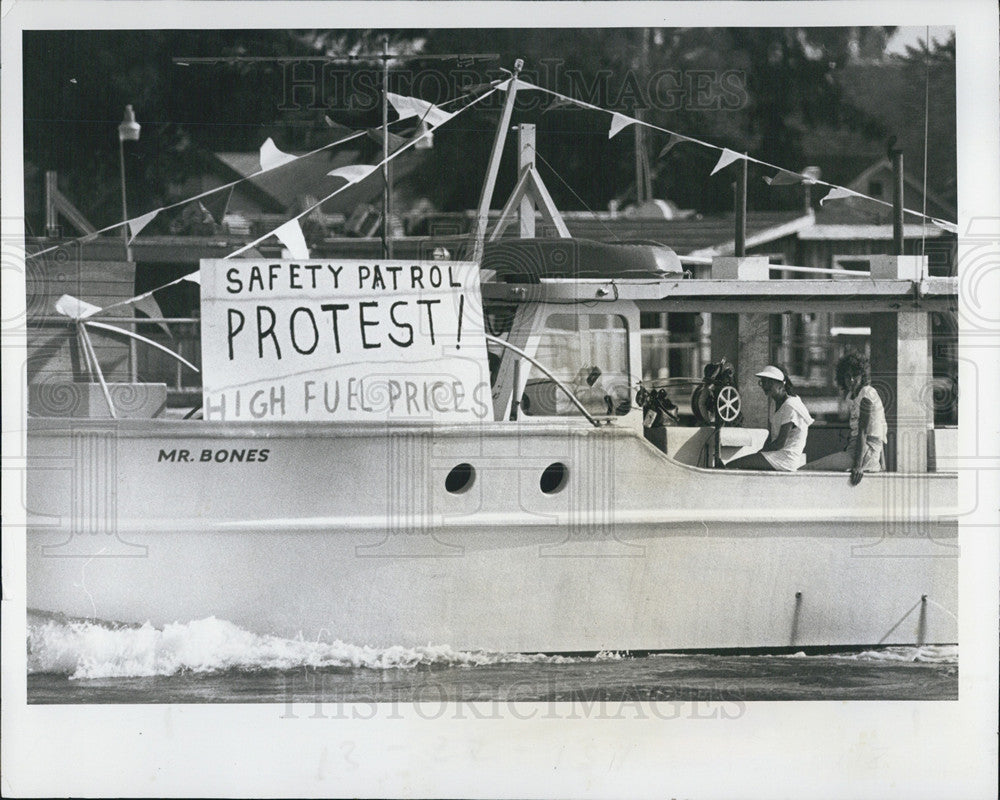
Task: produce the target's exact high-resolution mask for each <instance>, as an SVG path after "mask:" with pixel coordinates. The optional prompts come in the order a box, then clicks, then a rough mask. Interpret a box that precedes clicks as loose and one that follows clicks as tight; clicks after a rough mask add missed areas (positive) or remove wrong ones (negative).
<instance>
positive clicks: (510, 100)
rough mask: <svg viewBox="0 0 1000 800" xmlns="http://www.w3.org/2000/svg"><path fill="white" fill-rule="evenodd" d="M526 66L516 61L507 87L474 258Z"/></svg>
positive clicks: (480, 211) (479, 257)
mask: <svg viewBox="0 0 1000 800" xmlns="http://www.w3.org/2000/svg"><path fill="white" fill-rule="evenodd" d="M523 67H524V60H523V59H520V58H519V59H517V60H516V61H515V62H514V71H513V72H512V73H511V76H510V86H509V88H508V89H507V99H506V100H505V101H504V105H503V112H502V113H501V114H500V123H499V124H498V125H497V132H496V135H495V136H494V138H493V150H492V151H491V152H490V161H489V166H488V167H487V168H486V180H485V182H484V183H483V191H482V194H481V195H480V197H479V208H478V209H477V211H476V238H475V240H474V242H473V250H472V260H473V261H476V262H478V261H480V260H482V257H483V243H484V242H485V240H486V225H487V222H488V221H489V214H490V201H491V200H492V199H493V190H494V189H495V188H496V182H497V174H498V173H499V171H500V158H501V157H502V156H503V146H504V143H505V142H506V141H507V130H508V128H509V127H510V117H511V113H512V112H513V111H514V98H515V97H516V96H517V76H518V74H519V73H520V72H521V69H522V68H523Z"/></svg>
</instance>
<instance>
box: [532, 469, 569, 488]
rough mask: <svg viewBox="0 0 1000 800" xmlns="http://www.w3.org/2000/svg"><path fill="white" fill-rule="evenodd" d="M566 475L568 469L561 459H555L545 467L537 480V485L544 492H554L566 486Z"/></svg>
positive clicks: (567, 474)
mask: <svg viewBox="0 0 1000 800" xmlns="http://www.w3.org/2000/svg"><path fill="white" fill-rule="evenodd" d="M568 477H569V469H567V467H566V465H565V464H563V463H562V462H561V461H556V462H555V463H554V464H549V465H548V466H547V467H546V468H545V471H544V472H543V473H542V477H541V478H540V479H539V481H538V486H539V488H540V489H541V490H542V491H543V492H545V494H555V493H556V492H561V491H562V490H563V489H565V488H566V479H567V478H568Z"/></svg>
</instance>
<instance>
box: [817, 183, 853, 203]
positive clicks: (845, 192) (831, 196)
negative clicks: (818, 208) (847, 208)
mask: <svg viewBox="0 0 1000 800" xmlns="http://www.w3.org/2000/svg"><path fill="white" fill-rule="evenodd" d="M855 194H857V192H852V191H851V190H850V189H845V188H844V187H843V186H831V187H830V191H829V192H828V193H827V195H826V197H823V198H821V199H820V201H819V204H820V205H823V203H825V202H826V201H827V200H842V199H843V198H845V197H853V196H854V195H855Z"/></svg>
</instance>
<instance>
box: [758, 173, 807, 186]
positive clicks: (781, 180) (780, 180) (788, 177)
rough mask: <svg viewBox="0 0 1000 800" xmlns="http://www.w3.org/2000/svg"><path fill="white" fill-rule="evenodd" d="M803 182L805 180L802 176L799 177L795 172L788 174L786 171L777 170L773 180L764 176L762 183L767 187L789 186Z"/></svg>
mask: <svg viewBox="0 0 1000 800" xmlns="http://www.w3.org/2000/svg"><path fill="white" fill-rule="evenodd" d="M803 180H805V178H804V177H803V176H802V175H799V174H798V173H797V172H789V171H788V170H787V169H779V170H778V173H777V174H776V175H775V176H774V177H773V178H769V177H767V176H766V175H765V176H764V183H766V184H767V185H768V186H791V185H793V184H796V183H802V181H803Z"/></svg>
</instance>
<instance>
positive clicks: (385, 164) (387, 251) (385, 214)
mask: <svg viewBox="0 0 1000 800" xmlns="http://www.w3.org/2000/svg"><path fill="white" fill-rule="evenodd" d="M391 198H392V184H391V183H390V182H389V37H388V36H383V37H382V258H392V245H391V243H390V240H389V211H390V206H391V204H392V199H391Z"/></svg>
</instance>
